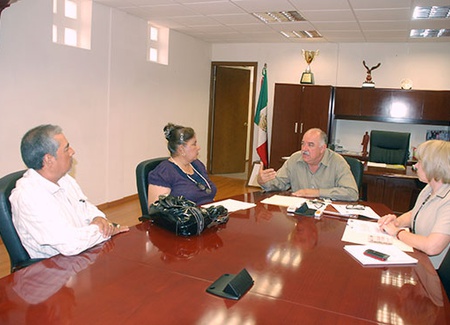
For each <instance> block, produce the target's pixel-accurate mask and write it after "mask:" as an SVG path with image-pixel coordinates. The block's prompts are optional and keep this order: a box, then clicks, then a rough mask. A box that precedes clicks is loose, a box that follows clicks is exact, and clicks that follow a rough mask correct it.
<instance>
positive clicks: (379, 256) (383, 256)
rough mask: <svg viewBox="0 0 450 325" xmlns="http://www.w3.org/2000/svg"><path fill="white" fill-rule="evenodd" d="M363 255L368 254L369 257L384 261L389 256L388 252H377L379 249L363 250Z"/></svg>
mask: <svg viewBox="0 0 450 325" xmlns="http://www.w3.org/2000/svg"><path fill="white" fill-rule="evenodd" d="M364 255H366V256H370V257H372V258H375V259H377V260H380V261H386V260H387V259H388V258H389V255H388V254H384V253H382V252H379V251H376V250H373V249H367V250H365V251H364Z"/></svg>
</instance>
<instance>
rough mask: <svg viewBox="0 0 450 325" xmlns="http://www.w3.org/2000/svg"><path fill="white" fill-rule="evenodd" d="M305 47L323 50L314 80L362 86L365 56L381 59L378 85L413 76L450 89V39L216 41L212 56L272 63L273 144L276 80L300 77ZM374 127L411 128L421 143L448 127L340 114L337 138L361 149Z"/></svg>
mask: <svg viewBox="0 0 450 325" xmlns="http://www.w3.org/2000/svg"><path fill="white" fill-rule="evenodd" d="M302 49H305V50H317V49H318V50H319V56H318V57H317V58H316V59H315V60H314V61H313V62H312V64H311V70H312V71H313V73H314V77H315V83H316V84H318V85H332V86H351V87H360V86H361V85H362V83H363V82H364V80H365V78H366V68H365V67H364V66H363V64H362V61H363V60H365V61H366V63H367V65H368V66H369V67H372V66H375V65H376V64H378V63H379V62H381V66H380V67H379V68H378V69H375V70H374V71H373V72H372V78H373V81H374V82H375V84H376V87H378V88H397V89H399V88H400V82H401V80H402V79H404V78H409V79H411V80H412V81H413V83H414V86H413V88H414V89H427V90H450V78H448V76H449V75H450V43H449V42H446V43H431V42H428V41H424V42H423V43H401V44H398V43H368V44H366V43H362V44H359V43H358V44H354V43H348V44H321V43H292V44H213V47H212V60H213V61H257V62H258V69H259V70H261V68H262V66H263V65H264V63H267V66H268V67H267V70H268V81H269V112H268V119H269V145H270V137H271V127H272V124H271V121H272V111H273V95H274V94H273V90H274V84H275V83H299V80H300V77H301V74H302V72H303V71H304V70H305V68H306V63H305V61H304V59H303V57H302ZM259 75H260V71H259ZM257 93H259V83H258V89H257ZM449 105H450V104H449ZM449 109H450V106H449ZM371 129H380V130H387V129H392V130H398V131H399V132H402V131H403V130H410V131H411V146H417V145H418V144H419V143H420V142H423V141H424V140H425V133H426V130H430V129H448V127H442V126H441V127H435V126H427V125H419V126H417V125H410V124H393V123H372V122H354V121H343V120H339V121H338V122H337V123H336V135H335V139H339V143H340V144H341V145H343V146H344V148H346V149H348V150H354V151H360V150H361V148H362V146H361V140H362V136H363V134H364V132H365V131H370V130H371ZM254 157H256V156H255V155H254Z"/></svg>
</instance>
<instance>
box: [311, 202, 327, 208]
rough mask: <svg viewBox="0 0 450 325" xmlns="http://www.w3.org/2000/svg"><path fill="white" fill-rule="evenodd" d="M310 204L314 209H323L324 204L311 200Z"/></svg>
mask: <svg viewBox="0 0 450 325" xmlns="http://www.w3.org/2000/svg"><path fill="white" fill-rule="evenodd" d="M310 202H311V204H312V205H313V206H314V207H315V208H316V209H320V208H321V207H323V206H324V205H325V202H323V201H319V200H312V201H310Z"/></svg>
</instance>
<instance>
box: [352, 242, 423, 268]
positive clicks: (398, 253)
mask: <svg viewBox="0 0 450 325" xmlns="http://www.w3.org/2000/svg"><path fill="white" fill-rule="evenodd" d="M344 249H345V251H347V252H348V253H349V254H350V255H352V256H353V257H354V258H355V259H356V260H357V261H358V262H360V263H361V264H362V265H364V266H385V265H405V264H411V265H413V264H417V259H415V258H414V257H411V256H409V255H408V254H406V253H405V252H402V250H401V249H399V248H398V247H395V246H392V245H383V244H369V245H346V246H344ZM367 249H373V250H375V251H378V252H381V253H384V254H388V255H389V257H388V259H387V260H386V261H380V260H377V259H375V258H373V257H370V256H366V255H364V252H365V251H366V250H367Z"/></svg>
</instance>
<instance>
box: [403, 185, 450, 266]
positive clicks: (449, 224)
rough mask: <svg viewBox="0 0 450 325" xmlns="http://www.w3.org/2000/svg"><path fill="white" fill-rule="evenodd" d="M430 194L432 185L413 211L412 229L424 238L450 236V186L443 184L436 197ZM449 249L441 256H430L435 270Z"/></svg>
mask: <svg viewBox="0 0 450 325" xmlns="http://www.w3.org/2000/svg"><path fill="white" fill-rule="evenodd" d="M430 194H431V186H430V185H427V186H425V188H424V189H423V190H422V191H421V192H420V194H419V196H418V198H417V201H416V204H415V205H414V208H413V209H412V214H411V215H412V218H411V229H413V230H415V233H416V234H418V235H422V236H428V235H430V234H431V233H440V234H445V235H450V184H443V185H442V186H441V187H440V188H439V190H438V191H437V193H436V194H435V195H431V196H430ZM428 197H429V199H428V200H427V198H428ZM416 215H417V216H416ZM415 216H416V218H415V219H416V221H415V225H414V217H415ZM449 247H450V244H449V245H447V247H446V248H445V249H444V250H443V251H442V252H441V253H440V254H438V255H433V256H430V260H431V263H433V266H434V268H435V269H438V268H439V266H440V265H441V263H442V260H443V259H444V257H445V255H446V254H447V251H448V250H449Z"/></svg>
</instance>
